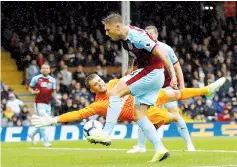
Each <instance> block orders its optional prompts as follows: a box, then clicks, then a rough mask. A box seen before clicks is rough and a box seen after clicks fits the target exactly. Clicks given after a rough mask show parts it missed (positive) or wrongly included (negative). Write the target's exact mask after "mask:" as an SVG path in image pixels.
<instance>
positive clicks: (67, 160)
mask: <svg viewBox="0 0 237 167" xmlns="http://www.w3.org/2000/svg"><path fill="white" fill-rule="evenodd" d="M163 142H164V144H165V146H166V147H167V148H168V149H169V150H170V151H171V157H170V158H169V159H167V160H165V161H162V162H156V163H148V162H147V161H148V160H150V159H151V158H152V156H153V154H154V151H153V150H152V145H151V144H150V143H149V142H147V148H148V151H147V152H146V153H139V154H126V150H128V149H130V148H132V146H134V145H135V144H136V140H113V141H112V145H111V146H110V147H105V146H100V145H93V144H90V143H88V142H87V141H55V142H52V144H53V147H51V148H49V149H47V148H44V147H43V146H42V143H38V144H37V145H36V146H33V145H32V144H31V143H29V142H21V143H1V153H2V154H1V158H2V159H1V160H2V162H1V166H2V167H87V166H88V167H147V166H149V167H159V166H160V167H225V166H230V167H231V166H233V167H235V166H236V167H237V138H236V137H206V138H193V143H194V145H195V147H196V149H197V150H200V151H197V152H187V151H183V150H185V149H186V147H185V144H184V141H183V140H182V139H181V138H166V139H163Z"/></svg>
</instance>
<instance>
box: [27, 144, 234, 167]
mask: <svg viewBox="0 0 237 167" xmlns="http://www.w3.org/2000/svg"><path fill="white" fill-rule="evenodd" d="M28 149H31V150H69V151H127V150H128V149H123V148H65V147H62V148H60V147H50V148H44V147H29V148H28ZM147 151H154V150H152V149H148V150H147ZM171 151H174V152H183V151H185V150H171ZM196 152H209V153H237V150H196ZM236 166H237V165H236Z"/></svg>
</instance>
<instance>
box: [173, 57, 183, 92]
mask: <svg viewBox="0 0 237 167" xmlns="http://www.w3.org/2000/svg"><path fill="white" fill-rule="evenodd" d="M174 69H175V72H176V76H177V79H178V83H179V88H180V89H183V88H184V87H185V85H184V76H183V72H182V68H181V66H180V63H179V62H177V63H175V64H174Z"/></svg>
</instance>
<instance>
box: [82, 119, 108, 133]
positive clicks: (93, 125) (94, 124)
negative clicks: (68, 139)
mask: <svg viewBox="0 0 237 167" xmlns="http://www.w3.org/2000/svg"><path fill="white" fill-rule="evenodd" d="M102 128H103V125H102V124H101V123H100V122H99V121H96V120H90V121H88V122H87V123H86V124H85V125H84V128H83V134H84V136H85V137H87V136H90V135H92V134H93V132H94V131H95V130H97V129H102Z"/></svg>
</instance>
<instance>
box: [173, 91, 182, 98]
mask: <svg viewBox="0 0 237 167" xmlns="http://www.w3.org/2000/svg"><path fill="white" fill-rule="evenodd" d="M174 95H175V99H176V100H179V99H180V98H181V91H180V90H175V91H174Z"/></svg>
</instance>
